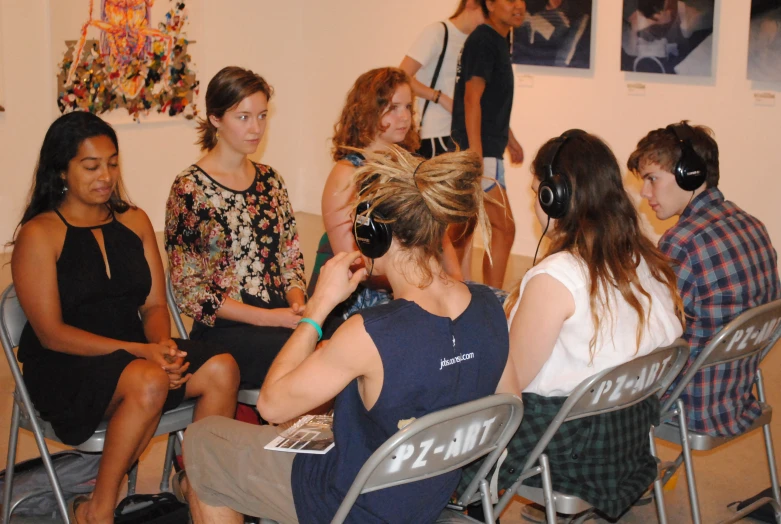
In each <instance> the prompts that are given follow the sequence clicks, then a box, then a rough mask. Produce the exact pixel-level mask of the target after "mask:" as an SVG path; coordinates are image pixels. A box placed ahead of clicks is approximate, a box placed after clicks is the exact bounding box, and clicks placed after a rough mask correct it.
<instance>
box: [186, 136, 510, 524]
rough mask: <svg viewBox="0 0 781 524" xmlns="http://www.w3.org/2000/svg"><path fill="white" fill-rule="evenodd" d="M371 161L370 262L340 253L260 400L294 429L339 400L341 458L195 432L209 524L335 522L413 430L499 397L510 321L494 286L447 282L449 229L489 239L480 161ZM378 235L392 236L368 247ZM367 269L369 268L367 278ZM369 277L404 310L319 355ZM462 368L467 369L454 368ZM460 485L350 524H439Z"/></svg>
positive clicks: (364, 180) (199, 506)
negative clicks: (474, 231) (333, 318)
mask: <svg viewBox="0 0 781 524" xmlns="http://www.w3.org/2000/svg"><path fill="white" fill-rule="evenodd" d="M363 154H364V156H365V160H364V162H363V165H362V166H361V167H359V168H357V169H356V171H355V173H354V175H353V177H352V179H351V183H352V184H353V185H354V186H355V187H357V188H360V191H359V192H358V194H357V198H356V199H355V200H354V201H353V202H352V203H351V204H348V205H349V207H350V208H351V209H352V210H353V212H354V213H356V216H355V219H354V221H353V226H351V229H352V230H353V234H354V237H355V240H357V243H358V247H359V249H360V250H361V251H360V252H359V251H355V250H354V251H352V252H341V253H338V254H336V255H335V256H334V257H333V258H332V259H331V260H329V261H328V262H327V263H326V264H325V266H324V267H323V270H322V273H321V275H320V282H319V283H318V285H317V288H316V290H315V292H314V294H313V295H312V297H311V299H310V301H309V303H308V304H307V306H306V310H305V311H304V316H303V318H302V321H301V323H300V324H299V326H298V328H296V330H295V332H294V333H293V336H291V337H290V340H288V342H287V344H285V347H284V348H282V351H281V352H280V354H279V355H278V356H277V358H276V359H275V361H274V364H273V365H272V366H271V369H270V370H269V373H268V375H267V376H266V380H265V382H264V383H263V387H262V388H261V391H260V398H259V400H258V410H259V411H260V413H261V415H262V416H263V418H265V419H266V420H268V421H270V422H285V421H287V420H290V419H292V418H294V417H297V416H299V415H301V414H303V413H307V412H308V411H309V410H311V409H313V408H315V407H317V406H320V405H321V404H323V403H325V402H327V401H329V400H331V399H332V398H334V397H335V408H334V426H333V433H334V439H335V443H336V446H335V447H334V448H333V449H332V450H331V451H329V452H328V453H326V454H325V455H313V454H303V453H299V454H296V453H278V452H275V451H270V450H265V449H263V447H264V446H265V445H266V444H267V443H268V442H269V441H270V440H272V439H273V438H275V437H276V436H277V435H278V430H277V429H276V428H274V427H270V426H250V425H247V424H241V423H239V422H236V421H234V420H229V419H227V418H221V417H212V418H211V419H210V420H209V421H205V422H204V423H199V424H195V425H193V426H191V427H190V429H189V430H188V433H187V438H186V439H185V444H184V446H185V450H184V451H185V462H186V471H187V474H186V476H187V478H186V480H184V481H183V482H182V483H181V484H182V486H183V491H184V492H185V493H186V494H187V496H188V499H189V502H190V508H191V510H192V515H193V520H194V522H195V523H196V524H198V523H201V522H229V523H234V522H235V523H240V522H242V520H241V518H242V517H241V515H240V513H245V514H249V515H252V516H257V517H264V518H270V519H274V520H276V521H278V522H297V521H298V518H297V516H299V515H300V516H304V515H305V516H306V521H307V522H330V521H331V519H332V518H333V516H334V514H335V512H336V510H337V508H338V507H339V504H340V503H341V501H342V500H343V499H344V497H345V495H346V493H347V490H348V489H349V487H350V485H351V484H352V482H353V480H354V479H355V476H356V475H357V473H358V470H359V469H360V468H361V466H362V465H363V464H364V462H365V461H366V460H367V459H368V458H369V456H370V455H371V454H372V453H373V452H374V451H375V450H376V449H377V448H378V447H379V446H380V445H381V444H382V443H383V442H385V441H386V440H387V439H388V438H389V437H390V436H391V435H393V434H394V433H396V432H397V431H398V428H399V424H400V423H401V422H402V421H407V420H412V419H415V418H419V417H423V416H425V415H426V414H428V413H431V412H434V411H437V410H440V409H443V408H447V407H450V406H453V405H455V404H459V403H463V402H467V401H470V400H474V399H477V398H480V397H483V396H485V395H489V394H491V393H493V391H494V390H495V389H496V386H497V384H498V382H499V378H500V376H501V374H502V371H503V369H504V367H505V363H506V361H507V353H508V334H507V325H506V321H505V318H504V314H503V312H502V307H501V305H500V304H499V301H498V300H497V299H496V297H495V296H494V294H493V292H492V291H491V290H489V289H488V288H486V287H485V286H482V285H479V284H469V285H467V284H464V283H463V282H460V281H458V280H455V279H454V278H453V277H451V276H450V275H448V274H447V273H446V272H445V270H444V269H443V267H442V261H441V260H442V255H441V249H440V247H441V245H442V239H443V238H444V236H445V231H446V230H447V227H448V225H450V224H454V223H462V222H465V221H467V220H470V219H476V220H477V222H478V223H479V224H480V225H481V226H482V229H483V231H485V232H486V233H487V220H486V217H485V213H484V212H483V191H482V189H481V187H480V176H481V173H482V169H481V168H482V166H481V163H480V158H479V157H478V156H477V155H476V154H475V153H471V152H461V153H446V154H444V155H440V156H438V157H435V158H433V159H431V160H427V161H424V162H421V159H419V158H418V157H414V156H412V155H411V154H410V153H408V152H407V151H404V150H403V149H401V148H399V147H397V146H390V147H388V148H387V149H386V150H385V151H383V152H370V151H365V152H364V153H363ZM367 221H375V222H377V223H382V224H385V227H387V228H388V230H389V231H387V232H386V233H387V234H386V235H384V236H383V237H382V238H381V239H375V240H377V242H375V240H367V239H368V238H369V236H367V235H366V232H365V231H364V230H363V229H362V228H364V227H366V226H365V224H366V223H367ZM486 245H490V244H489V243H488V242H487V241H486ZM383 251H384V252H383ZM367 253H371V256H372V257H374V258H369V256H367ZM359 260H363V263H364V265H365V266H366V267H361V268H360V269H356V266H355V263H356V262H358V261H359ZM366 268H369V270H370V271H372V272H373V274H375V275H379V276H382V277H384V278H385V279H387V281H388V282H389V284H390V289H391V290H392V292H393V296H394V300H392V301H391V302H389V303H387V304H383V305H379V306H376V307H373V308H371V309H364V310H361V311H360V312H359V313H357V314H355V315H353V316H352V317H350V318H349V319H348V320H347V321H346V322H345V323H344V324H342V325H341V326H340V327H339V329H337V330H336V332H335V333H334V335H333V337H332V338H331V339H330V341H329V342H328V344H326V345H325V346H324V347H322V348H321V349H319V350H317V351H315V345H316V344H317V341H318V339H319V338H320V335H321V326H322V323H323V321H324V320H325V318H326V317H327V315H328V314H329V313H330V312H331V310H333V308H335V307H336V306H337V305H338V304H340V303H341V302H342V301H344V300H345V299H347V298H348V297H349V296H350V295H351V294H352V293H353V292H354V291H355V290H356V289H357V287H358V285H359V284H360V282H361V281H363V280H364V279H366V277H367V275H368V272H367V269H366ZM398 326H404V329H398ZM454 355H465V356H466V358H462V359H458V361H457V362H454V363H452V364H450V365H447V366H444V367H443V365H442V362H443V361H447V360H454V361H455V360H456V359H454ZM246 471H252V472H255V474H254V475H250V476H247V475H246V473H245V472H246ZM459 476H460V473H459V472H458V471H453V472H450V473H445V474H443V475H438V476H436V477H433V478H430V479H426V480H423V481H420V482H415V483H412V484H406V485H402V486H396V487H393V488H390V489H386V490H382V491H378V492H376V493H372V494H370V495H368V496H366V495H364V496H361V497H359V498H358V500H357V502H356V504H355V506H354V507H353V508H352V510H351V512H350V517H349V520H350V521H351V522H365V523H380V522H421V523H425V522H434V520H436V518H437V516H438V515H439V514H440V513H441V511H442V510H443V509H444V507H445V504H446V503H447V502H448V499H449V497H450V494H451V493H452V492H453V489H454V488H455V486H456V484H457V483H458V479H459ZM275 479H279V480H278V481H276V480H275Z"/></svg>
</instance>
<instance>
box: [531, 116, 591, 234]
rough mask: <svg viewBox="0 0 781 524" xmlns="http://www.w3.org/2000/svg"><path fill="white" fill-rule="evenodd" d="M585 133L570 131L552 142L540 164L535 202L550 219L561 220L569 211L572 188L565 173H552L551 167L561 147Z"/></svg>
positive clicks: (578, 130) (576, 130)
mask: <svg viewBox="0 0 781 524" xmlns="http://www.w3.org/2000/svg"><path fill="white" fill-rule="evenodd" d="M585 133H586V132H585V131H583V130H581V129H570V130H569V131H565V132H564V133H562V134H561V136H560V137H558V138H556V139H554V140H553V144H552V146H551V148H550V149H549V150H548V154H547V155H546V158H545V159H544V161H543V162H542V166H543V169H544V170H545V173H544V176H545V178H543V179H542V181H541V182H540V187H539V188H537V200H539V201H540V207H541V208H542V210H543V211H544V212H545V214H546V215H548V216H549V217H551V218H561V217H563V216H564V215H566V214H567V211H568V210H569V202H570V199H571V197H572V186H571V185H570V182H569V177H568V176H567V174H566V173H554V172H553V165H554V164H555V163H556V157H557V156H558V154H559V151H560V150H561V148H562V146H563V145H564V144H565V143H567V140H569V139H570V138H572V137H575V136H578V135H583V134H585Z"/></svg>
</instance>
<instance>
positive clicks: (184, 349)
mask: <svg viewBox="0 0 781 524" xmlns="http://www.w3.org/2000/svg"><path fill="white" fill-rule="evenodd" d="M118 154H119V149H118V142H117V137H116V134H115V133H114V130H113V129H112V128H111V126H109V125H108V124H106V123H105V122H103V121H102V120H101V119H100V118H98V117H97V116H95V115H93V114H90V113H83V112H75V113H69V114H67V115H64V116H62V117H60V118H58V119H57V120H56V121H55V122H54V123H53V124H52V125H51V127H50V128H49V130H48V131H47V133H46V137H45V138H44V142H43V146H42V147H41V153H40V157H39V160H38V166H37V168H36V173H35V180H34V183H33V190H32V196H31V199H30V202H29V204H28V206H27V209H26V210H25V212H24V215H23V217H22V220H21V223H20V227H19V229H18V234H17V235H16V238H15V241H14V251H13V258H12V260H11V269H12V273H13V280H14V285H15V287H16V292H17V296H18V297H19V301H20V303H21V306H22V309H23V310H24V313H25V315H26V316H27V319H28V323H27V324H26V325H25V327H24V330H23V332H22V336H21V340H20V343H19V360H20V361H21V362H22V363H23V364H24V377H25V383H26V385H27V388H28V390H29V393H30V397H31V398H32V401H33V404H34V405H35V407H36V409H37V410H38V411H39V412H40V415H41V417H42V418H43V419H44V420H47V421H48V422H50V423H51V425H52V427H53V428H54V431H55V433H56V434H57V436H58V437H59V438H60V439H61V440H62V441H63V442H64V443H66V444H70V445H77V444H80V443H81V442H83V441H85V440H87V439H88V438H89V437H90V436H91V435H92V433H93V432H94V431H95V429H96V428H97V426H98V424H100V422H101V420H103V419H107V420H108V431H107V433H106V441H105V445H104V447H103V458H102V460H101V463H100V469H99V471H98V477H97V483H96V485H95V491H94V492H93V494H92V497H91V499H89V500H86V498H77V500H76V501H75V502H74V503H73V509H74V511H75V515H76V518H75V521H77V522H81V523H84V522H113V515H114V506H115V505H116V497H117V493H118V491H119V487H120V483H121V482H122V479H123V477H124V475H125V474H126V473H127V471H128V470H129V469H130V467H131V465H132V464H133V463H134V462H135V461H136V460H137V459H138V457H139V456H140V454H141V453H142V452H143V451H144V449H145V448H146V445H147V444H148V442H149V440H150V439H151V437H152V435H153V433H154V431H155V428H156V427H157V423H158V421H159V419H160V414H161V413H162V412H163V411H164V410H168V409H171V408H174V407H176V406H177V405H179V404H180V403H181V402H182V400H183V399H185V398H198V404H197V407H196V410H195V418H196V419H199V418H202V417H205V416H208V415H223V416H229V417H230V416H233V413H234V411H235V408H236V394H237V391H238V383H239V373H238V367H237V366H236V362H235V361H234V359H233V358H232V357H231V356H230V355H228V354H225V353H224V352H222V351H221V350H218V349H215V348H214V347H212V346H209V345H205V344H199V343H192V342H188V341H184V340H177V341H174V340H172V339H171V326H170V319H169V316H168V308H167V305H166V301H165V288H164V277H163V266H162V261H161V259H160V254H159V252H158V249H157V241H156V238H155V233H154V230H153V229H152V224H151V223H150V222H149V219H148V218H147V216H146V214H145V213H144V212H143V211H141V210H140V209H138V208H135V207H133V206H131V205H130V204H128V203H127V200H126V198H125V197H124V195H123V188H122V183H121V178H120V173H119V158H118ZM72 522H73V520H72Z"/></svg>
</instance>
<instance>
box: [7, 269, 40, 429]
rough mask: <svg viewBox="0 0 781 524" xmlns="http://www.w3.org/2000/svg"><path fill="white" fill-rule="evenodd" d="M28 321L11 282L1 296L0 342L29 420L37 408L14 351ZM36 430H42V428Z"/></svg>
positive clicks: (19, 398)
mask: <svg viewBox="0 0 781 524" xmlns="http://www.w3.org/2000/svg"><path fill="white" fill-rule="evenodd" d="M26 323H27V316H26V315H25V314H24V311H22V306H21V304H19V298H17V296H16V289H15V288H14V285H13V284H11V285H9V286H8V287H7V288H5V291H3V294H2V296H0V343H2V346H3V353H4V354H5V359H6V360H7V361H8V367H9V368H10V369H11V375H13V377H14V382H15V383H16V391H15V392H14V395H15V397H16V400H17V401H18V402H21V406H22V407H23V408H24V409H22V412H21V416H22V417H25V419H28V420H29V419H32V418H33V417H34V415H35V408H34V406H33V403H32V401H31V400H30V395H29V393H27V387H25V385H24V378H23V377H22V369H21V368H20V367H19V362H18V361H17V360H16V354H15V353H14V348H15V347H17V346H18V345H19V339H20V338H21V337H22V330H23V329H24V326H25V324H26ZM34 426H35V424H34ZM35 427H37V426H35ZM36 431H37V432H40V429H37V430H36Z"/></svg>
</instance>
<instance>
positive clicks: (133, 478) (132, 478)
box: [127, 460, 138, 496]
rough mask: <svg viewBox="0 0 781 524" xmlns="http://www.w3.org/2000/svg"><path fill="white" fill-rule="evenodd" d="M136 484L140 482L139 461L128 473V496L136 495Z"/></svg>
mask: <svg viewBox="0 0 781 524" xmlns="http://www.w3.org/2000/svg"><path fill="white" fill-rule="evenodd" d="M136 482H138V461H137V460H136V461H135V462H134V463H133V465H132V466H131V467H130V471H128V472H127V494H128V496H130V495H135V494H136Z"/></svg>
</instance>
